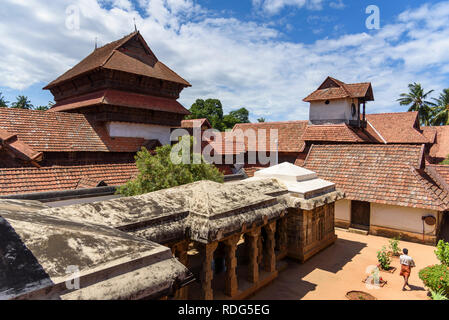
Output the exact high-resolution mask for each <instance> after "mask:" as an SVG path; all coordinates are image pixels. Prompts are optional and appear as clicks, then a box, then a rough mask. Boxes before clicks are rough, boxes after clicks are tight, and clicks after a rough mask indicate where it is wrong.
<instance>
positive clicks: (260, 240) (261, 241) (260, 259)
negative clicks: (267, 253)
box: [257, 230, 264, 265]
mask: <svg viewBox="0 0 449 320" xmlns="http://www.w3.org/2000/svg"><path fill="white" fill-rule="evenodd" d="M261 231H262V230H261ZM263 245H264V243H263V235H262V232H261V233H260V236H259V239H258V241H257V246H258V248H259V255H258V256H257V263H258V264H259V265H262V263H263Z"/></svg>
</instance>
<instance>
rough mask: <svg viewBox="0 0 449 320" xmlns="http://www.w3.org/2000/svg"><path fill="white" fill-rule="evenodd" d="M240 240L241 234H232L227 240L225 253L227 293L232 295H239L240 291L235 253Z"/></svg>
mask: <svg viewBox="0 0 449 320" xmlns="http://www.w3.org/2000/svg"><path fill="white" fill-rule="evenodd" d="M239 240H240V235H235V236H232V237H231V238H229V239H227V240H225V242H224V243H225V253H226V258H225V260H226V278H225V294H226V295H227V296H230V297H234V296H236V295H237V293H238V291H239V287H238V281H237V273H236V269H237V257H236V255H235V253H236V251H237V243H238V242H239Z"/></svg>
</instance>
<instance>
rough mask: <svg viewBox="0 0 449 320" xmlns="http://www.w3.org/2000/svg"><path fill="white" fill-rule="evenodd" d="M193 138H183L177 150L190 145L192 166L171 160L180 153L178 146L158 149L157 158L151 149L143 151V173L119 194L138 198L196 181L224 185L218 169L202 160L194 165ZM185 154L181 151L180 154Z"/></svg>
mask: <svg viewBox="0 0 449 320" xmlns="http://www.w3.org/2000/svg"><path fill="white" fill-rule="evenodd" d="M193 141H194V140H193V138H192V137H190V139H182V141H181V142H180V143H179V144H178V145H176V147H182V146H184V144H186V143H189V142H190V145H188V146H187V148H188V147H190V155H189V156H190V162H191V164H184V163H180V164H176V163H174V162H173V161H172V159H171V156H170V155H171V153H172V152H176V149H173V148H175V146H170V145H166V146H163V147H159V148H157V149H156V153H155V154H154V155H153V154H151V153H150V152H149V151H148V150H147V149H145V148H142V150H141V151H139V152H138V153H137V155H136V165H137V168H138V170H139V173H138V175H137V177H136V178H135V179H133V180H131V181H129V182H128V183H127V184H125V185H124V186H122V187H120V188H119V189H118V190H117V193H119V194H122V195H125V196H135V195H140V194H145V193H149V192H153V191H157V190H162V189H167V188H172V187H176V186H180V185H184V184H188V183H192V182H196V181H201V180H211V181H215V182H220V183H222V182H223V174H222V173H221V172H220V171H219V170H218V169H217V168H216V167H215V166H214V165H211V164H208V163H205V161H204V159H203V158H202V157H201V155H197V156H200V157H201V159H202V161H201V163H200V164H193V159H194V155H193ZM179 155H181V151H179Z"/></svg>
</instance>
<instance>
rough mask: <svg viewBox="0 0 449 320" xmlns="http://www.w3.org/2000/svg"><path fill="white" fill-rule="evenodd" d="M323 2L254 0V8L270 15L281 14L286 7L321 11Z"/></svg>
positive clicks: (315, 0) (307, 0)
mask: <svg viewBox="0 0 449 320" xmlns="http://www.w3.org/2000/svg"><path fill="white" fill-rule="evenodd" d="M323 2H324V1H323V0H252V3H253V7H254V8H256V10H260V11H263V12H265V13H268V14H276V13H279V12H280V11H281V10H282V9H283V8H285V7H296V8H303V7H306V8H307V9H311V10H321V9H322V8H323Z"/></svg>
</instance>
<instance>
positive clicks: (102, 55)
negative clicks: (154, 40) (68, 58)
mask: <svg viewBox="0 0 449 320" xmlns="http://www.w3.org/2000/svg"><path fill="white" fill-rule="evenodd" d="M132 39H136V40H138V41H139V42H140V44H141V45H142V47H143V48H144V50H145V51H146V54H147V57H146V58H147V59H138V58H137V57H136V56H133V55H132V54H130V53H129V52H127V50H126V49H125V48H124V46H125V44H127V43H128V42H129V41H130V40H132ZM96 69H110V70H118V71H123V72H128V73H132V74H138V75H141V76H145V77H150V78H156V79H160V80H166V81H171V82H175V83H179V84H181V85H183V86H186V87H190V86H191V84H190V83H189V82H187V81H186V80H184V79H183V78H181V77H180V76H179V75H178V74H176V73H175V72H174V71H173V70H171V69H170V68H169V67H167V66H166V65H165V64H163V63H162V62H161V61H159V60H158V59H157V57H156V55H155V54H154V53H153V52H152V51H151V49H150V48H149V47H148V44H147V43H146V42H145V40H144V38H143V37H142V35H141V34H140V33H139V32H133V33H131V34H130V35H128V36H126V37H124V38H122V39H120V40H117V41H114V42H111V43H109V44H107V45H105V46H103V47H101V48H98V49H95V51H93V52H92V53H91V54H90V55H89V56H87V57H86V58H85V59H83V60H82V61H81V62H80V63H78V64H77V65H76V66H74V67H73V68H72V69H70V70H68V71H67V72H66V73H64V74H63V75H61V76H60V77H59V78H57V79H56V80H54V81H52V82H51V83H50V84H48V85H47V86H46V87H45V88H44V89H46V90H48V89H51V88H53V87H55V86H57V85H59V84H61V83H63V82H66V81H70V80H72V79H74V78H76V77H78V76H81V75H83V74H86V73H89V72H91V71H94V70H96Z"/></svg>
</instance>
